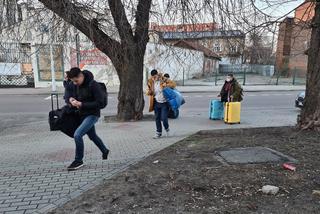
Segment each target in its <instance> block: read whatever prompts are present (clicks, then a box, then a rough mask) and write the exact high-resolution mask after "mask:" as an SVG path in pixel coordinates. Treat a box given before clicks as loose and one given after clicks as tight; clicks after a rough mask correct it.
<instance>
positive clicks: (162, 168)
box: [52, 128, 320, 214]
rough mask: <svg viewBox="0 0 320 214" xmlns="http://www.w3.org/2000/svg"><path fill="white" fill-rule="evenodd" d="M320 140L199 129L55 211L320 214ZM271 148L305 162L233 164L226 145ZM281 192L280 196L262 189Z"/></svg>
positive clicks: (308, 135)
mask: <svg viewBox="0 0 320 214" xmlns="http://www.w3.org/2000/svg"><path fill="white" fill-rule="evenodd" d="M319 140H320V135H319V133H316V132H297V131H296V130H294V129H292V128H261V129H242V130H223V131H213V132H202V133H201V132H200V133H198V134H196V135H193V136H191V137H189V138H187V139H185V140H183V141H181V142H179V143H176V144H175V145H173V146H171V147H169V148H166V149H164V150H162V151H160V152H158V153H156V154H154V155H152V156H150V157H148V158H146V159H145V160H143V161H141V162H140V163H138V164H136V165H135V166H132V167H130V168H129V169H128V170H126V171H124V172H122V173H120V174H118V175H117V176H115V177H113V178H111V179H109V180H106V181H104V183H103V184H101V185H99V186H97V187H96V188H94V189H92V190H89V191H87V192H86V193H84V194H83V195H81V196H80V197H78V198H76V199H74V200H72V201H70V202H69V203H67V204H66V205H65V206H63V207H61V208H59V209H57V210H55V211H53V212H52V213H148V214H149V213H166V214H171V213H181V214H182V213H184V214H185V213H265V214H269V213H279V214H280V213H281V214H284V213H290V214H291V213H293V214H295V213H297V214H304V213H320V197H319V196H316V195H312V191H313V190H320V155H319V154H320V142H319ZM252 146H264V147H269V148H271V149H274V150H277V151H279V152H282V153H284V154H286V155H290V156H292V157H294V158H295V159H297V160H298V161H299V163H298V164H296V166H297V171H296V172H292V171H288V170H284V169H283V168H282V166H281V164H280V163H268V164H241V165H226V164H223V162H221V160H220V158H219V157H218V156H217V153H216V151H217V150H219V149H222V148H237V147H252ZM263 185H275V186H278V187H279V188H280V191H279V193H278V194H277V195H265V194H263V193H262V192H260V191H259V189H261V188H262V186H263Z"/></svg>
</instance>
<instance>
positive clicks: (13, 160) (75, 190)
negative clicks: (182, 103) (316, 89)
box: [0, 107, 297, 213]
mask: <svg viewBox="0 0 320 214" xmlns="http://www.w3.org/2000/svg"><path fill="white" fill-rule="evenodd" d="M292 108H293V107H292ZM296 114H297V112H296V111H294V110H293V109H290V110H288V109H276V108H275V109H258V110H244V111H243V112H242V116H243V117H242V118H243V119H242V121H241V122H242V123H241V124H240V125H235V126H229V125H226V124H224V123H223V121H211V120H208V113H207V111H200V112H199V111H198V110H196V109H195V110H190V109H182V111H181V117H180V118H179V119H177V120H170V125H171V130H172V137H169V138H162V139H158V140H153V139H152V136H153V135H154V132H155V124H154V122H152V121H143V122H126V123H105V122H103V121H102V120H100V122H99V123H98V125H97V132H98V133H99V135H100V136H101V138H102V139H103V140H104V141H105V143H106V144H107V146H108V147H109V148H110V150H111V155H110V159H109V160H107V161H103V160H101V154H100V152H99V150H98V149H97V148H96V146H95V145H94V144H93V143H92V142H90V141H89V140H88V138H85V167H84V168H82V169H81V170H79V171H75V172H68V171H67V170H66V167H67V166H68V165H69V164H70V162H71V161H72V159H73V157H74V150H75V148H74V142H73V139H71V138H68V137H66V136H65V135H63V134H61V133H60V132H49V127H48V124H47V121H46V120H42V121H35V122H30V123H27V124H25V125H21V126H17V127H11V128H10V129H5V130H2V131H1V133H0V202H1V206H0V207H1V208H0V213H1V212H5V211H6V212H9V211H17V212H25V213H47V212H48V211H50V210H52V209H54V208H56V207H57V206H61V205H63V204H64V203H65V202H67V201H68V200H70V199H72V198H74V197H77V196H79V195H80V194H82V193H83V192H84V191H86V190H88V189H90V188H92V187H94V186H95V185H97V184H99V183H100V182H101V181H103V180H104V179H107V178H109V177H111V176H113V175H115V174H116V173H118V172H120V171H122V170H124V169H126V168H127V167H128V166H130V165H132V164H134V163H136V162H138V161H140V160H142V159H144V158H145V157H147V156H149V155H151V154H153V153H155V152H157V151H159V150H161V149H163V148H166V147H167V146H169V145H172V144H174V143H175V142H177V141H179V140H182V139H183V138H185V137H187V136H189V135H191V134H194V133H195V132H197V131H199V130H212V129H216V130H223V129H237V128H250V127H269V126H290V125H294V124H295V121H296ZM221 133H223V131H221ZM10 200H13V201H10ZM6 201H7V202H6ZM19 202H26V203H29V204H28V205H22V204H20V205H19V206H18V205H16V206H13V205H12V204H13V203H19ZM11 205H12V206H11ZM1 209H2V210H1Z"/></svg>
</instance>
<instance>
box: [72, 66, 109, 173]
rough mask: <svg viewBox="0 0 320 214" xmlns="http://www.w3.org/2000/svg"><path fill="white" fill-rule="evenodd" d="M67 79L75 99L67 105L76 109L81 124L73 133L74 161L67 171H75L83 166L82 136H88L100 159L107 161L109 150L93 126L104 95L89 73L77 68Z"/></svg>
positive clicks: (102, 103) (98, 115) (97, 117)
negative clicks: (71, 86)
mask: <svg viewBox="0 0 320 214" xmlns="http://www.w3.org/2000/svg"><path fill="white" fill-rule="evenodd" d="M68 78H69V79H70V80H71V81H72V82H73V84H74V90H75V92H74V93H73V94H75V97H70V98H69V103H70V105H71V106H73V107H74V108H77V109H78V112H79V116H80V121H81V124H80V126H79V127H78V128H77V130H76V131H75V133H74V140H75V143H76V154H75V160H74V161H73V162H72V163H71V165H70V166H69V167H68V170H69V171H71V170H77V169H79V168H80V167H82V166H83V156H84V143H83V139H82V138H83V136H84V135H86V134H87V135H88V137H89V139H90V140H92V141H93V142H94V144H95V145H96V146H97V147H98V148H99V149H100V151H101V152H102V159H103V160H106V159H108V154H109V150H108V149H107V148H106V146H105V145H104V143H103V142H102V140H101V139H100V138H99V137H98V135H97V134H96V130H95V126H94V125H95V124H96V123H97V122H98V120H99V117H100V109H101V107H102V106H103V105H104V95H103V91H102V88H101V87H100V85H99V83H98V82H96V81H95V80H94V79H93V75H92V73H91V72H89V71H81V70H80V69H79V68H77V67H75V68H71V70H70V71H69V72H68Z"/></svg>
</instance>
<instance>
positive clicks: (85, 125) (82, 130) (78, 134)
mask: <svg viewBox="0 0 320 214" xmlns="http://www.w3.org/2000/svg"><path fill="white" fill-rule="evenodd" d="M98 120H99V117H97V116H94V115H89V116H87V117H85V118H84V120H83V121H82V123H81V124H80V126H79V127H78V128H77V130H76V131H75V133H74V141H75V142H76V157H75V160H76V161H82V159H83V156H84V143H83V136H84V135H86V134H87V135H88V137H89V139H90V140H92V141H93V142H94V144H96V146H97V147H98V148H99V149H100V151H101V152H102V153H106V152H107V151H108V149H107V148H106V146H105V145H104V143H103V142H102V140H101V139H100V138H99V137H98V135H97V134H96V129H95V127H94V124H95V123H96V122H98Z"/></svg>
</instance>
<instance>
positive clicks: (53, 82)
mask: <svg viewBox="0 0 320 214" xmlns="http://www.w3.org/2000/svg"><path fill="white" fill-rule="evenodd" d="M49 39H50V64H51V87H52V92H56V91H57V86H56V71H55V67H54V57H53V36H52V25H51V26H50V27H49Z"/></svg>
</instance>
